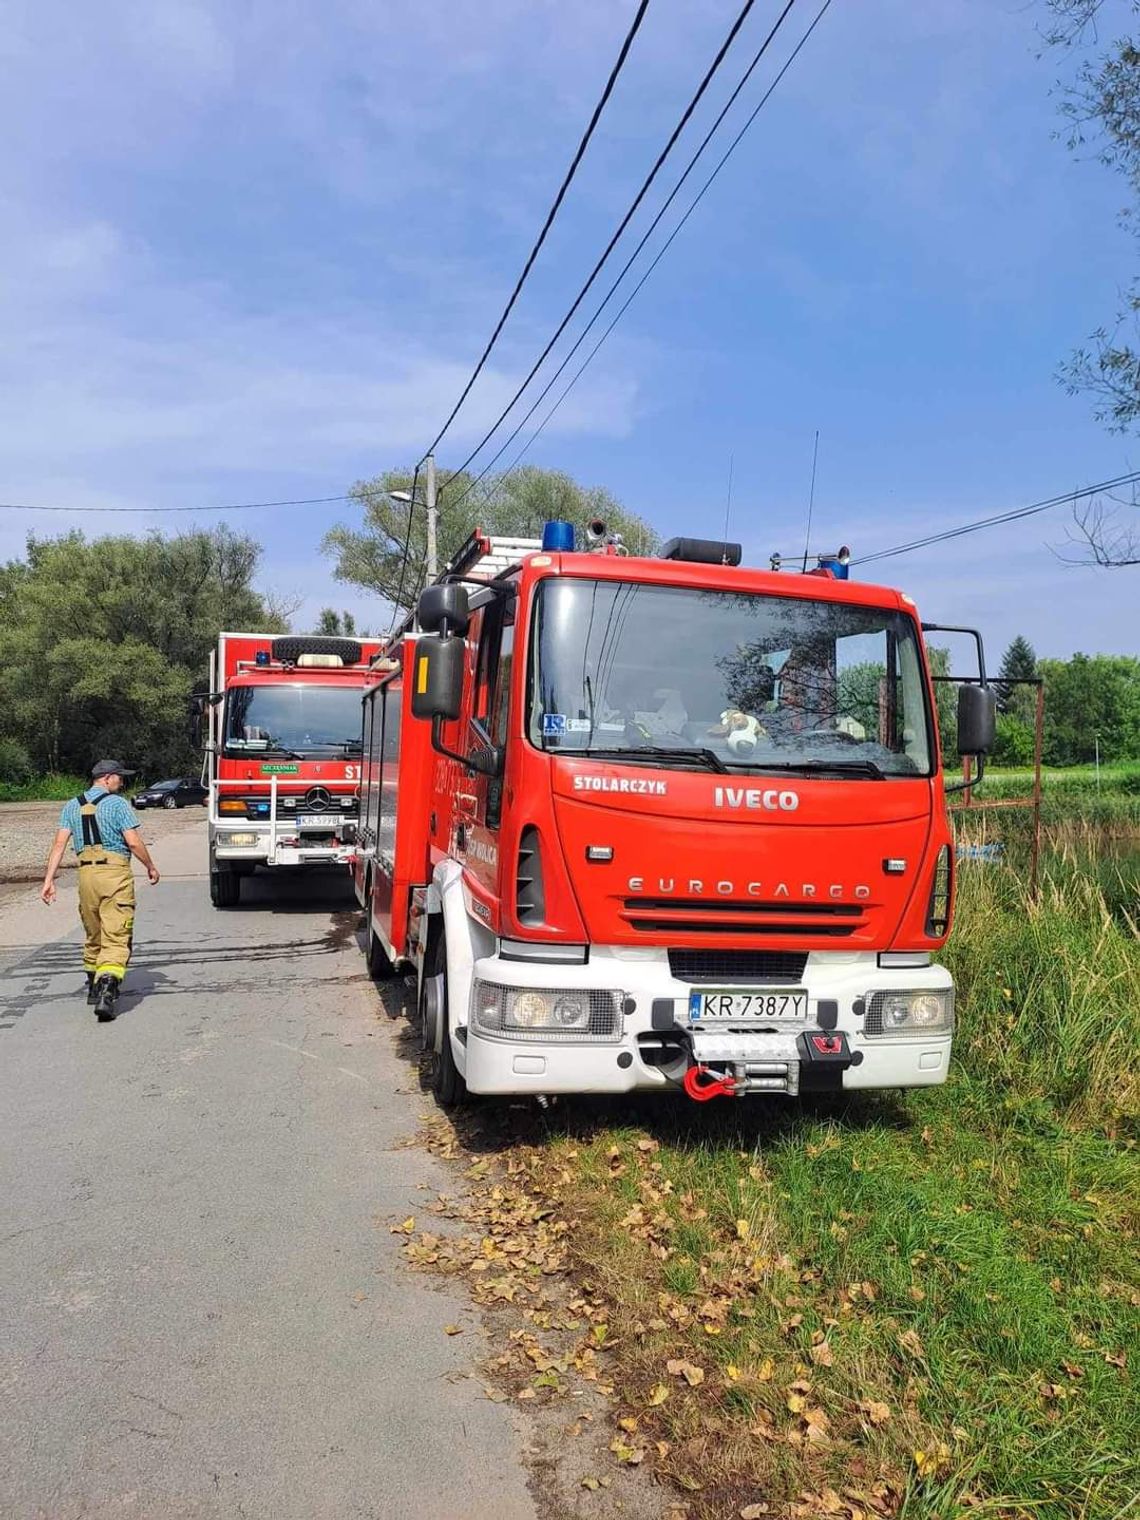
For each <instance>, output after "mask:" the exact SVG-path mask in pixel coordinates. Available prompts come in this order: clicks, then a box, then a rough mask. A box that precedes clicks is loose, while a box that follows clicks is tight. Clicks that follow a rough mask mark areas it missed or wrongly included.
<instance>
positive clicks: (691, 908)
mask: <svg viewBox="0 0 1140 1520" xmlns="http://www.w3.org/2000/svg"><path fill="white" fill-rule="evenodd" d="M592 537H593V538H594V540H595V541H596V545H597V547H598V548H599V549H600V550H601V551H602V552H595V553H587V552H574V550H573V542H574V538H573V529H572V528H571V527H570V526H569V525H567V524H548V525H547V529H546V531H545V532H544V536H543V540H542V541H541V542H540V543H537V542H535V543H525V542H518V541H515V542H513V543H505V542H502V541H497V540H491V539H487V538H484V537H482V536H481V535H478V534H477V535H475V536H474V537H473V538H472V540H470V541H469V543H468V545H467V546H466V547H465V548H464V550H463V551H461V553H460V554H459V555H458V556H457V557H456V559H455V560H454V561H453V563H452V564H451V565H450V566H449V567H448V570H447V571H446V572H445V574H444V575H443V577H442V578H441V581H440V582H439V583H438V584H436V585H434V586H430V587H428V588H427V589H426V590H425V591H424V593H423V595H422V597H421V599H420V603H419V607H418V615H417V619H416V621H417V623H418V631H411V630H410V629H409V630H407V631H405V632H404V633H403V635H402V636H401V638H400V639H399V640H398V641H397V642H396V643H395V644H393V645H392V646H390V647H389V648H388V649H387V650H386V656H387V659H386V662H385V663H386V664H387V665H388V667H389V668H388V670H387V671H386V673H385V674H383V675H382V676H381V678H380V680H379V681H378V683H377V685H376V686H375V687H374V688H372V689H371V690H370V691H369V693H368V694H367V696H366V698H365V702H364V712H365V723H364V733H363V748H364V755H363V766H364V776H363V785H362V814H361V820H360V834H359V841H358V857H357V860H356V863H355V873H356V886H357V892H358V895H359V897H360V900H361V903H362V905H363V906H364V908H365V912H366V924H367V944H368V958H369V963H370V967H371V969H372V971H373V973H374V974H376V975H383V974H385V973H390V972H391V971H392V970H393V969H401V970H403V971H405V972H408V971H412V972H414V973H415V980H416V986H417V989H418V998H417V1003H418V1011H419V1015H420V1018H421V1020H422V1031H423V1039H424V1043H425V1047H426V1049H427V1050H428V1051H429V1052H430V1055H431V1065H432V1073H433V1085H434V1087H435V1090H436V1092H437V1094H438V1096H439V1097H440V1099H441V1100H442V1101H444V1102H454V1101H456V1100H458V1099H460V1098H462V1097H463V1095H464V1093H465V1092H466V1091H467V1090H470V1091H471V1092H473V1093H499V1094H507V1093H512V1094H519V1093H530V1094H535V1095H547V1094H555V1093H620V1092H629V1091H632V1090H635V1089H640V1090H658V1091H667V1090H670V1089H680V1090H683V1091H685V1092H687V1093H688V1094H689V1096H690V1097H693V1098H704V1097H709V1096H714V1095H718V1094H726V1095H727V1094H743V1093H754V1092H771V1093H785V1094H796V1093H798V1092H801V1091H805V1090H809V1089H816V1090H819V1089H824V1090H826V1089H835V1090H838V1089H841V1088H843V1089H847V1088H886V1087H896V1088H901V1087H915V1086H924V1085H931V1084H935V1083H939V1082H943V1081H944V1080H945V1079H946V1075H947V1065H948V1062H949V1059H950V1046H951V1038H952V1032H953V1027H954V987H953V984H952V980H951V977H950V973H949V972H948V971H947V970H946V968H945V967H944V966H941V965H938V964H936V963H935V962H934V959H933V952H935V951H936V950H938V949H939V947H940V946H942V945H943V944H944V942H945V940H946V937H947V934H948V933H949V930H950V921H951V913H952V908H953V894H954V853H953V846H952V842H951V834H950V828H949V823H948V819H947V815H946V808H945V802H944V793H945V791H946V790H947V786H946V785H945V784H944V778H943V771H942V762H941V756H940V751H939V740H938V724H937V721H936V711H935V706H934V700H933V687H932V684H931V676H930V672H929V669H928V666H927V661H926V656H925V648H924V640H923V625H921V624H920V622H919V619H918V614H917V612H916V610H915V607H914V604H913V602H912V601H911V600H910V598H909V597H907V596H905V595H904V594H903V593H901V592H899V591H895V590H890V589H887V588H886V587H882V586H871V585H862V584H857V583H856V582H854V581H852V580H851V579H850V578H849V576H848V560H849V557H848V556H847V554H846V552H845V551H840V553H839V554H838V555H837V556H834V557H827V558H825V559H821V562H820V564H819V565H817V566H816V567H815V568H814V569H813V570H811V571H808V572H807V573H788V572H787V571H786V570H776V569H772V570H760V569H745V568H741V567H740V564H739V560H740V550H739V546H737V545H731V544H723V543H719V542H707V541H704V540H696V539H676V540H673V541H671V542H670V543H669V544H667V545H666V546H665V548H664V549H663V550H662V551H661V554H660V556H659V557H657V558H640V557H633V556H629V555H626V554H624V552H622V551H621V547H620V545H618V544H616V543H614V542H612V541H608V535H606V534H605V533H604V531H603V530H602V529H601V527H600V525H595V526H594V531H593V534H592ZM958 631H961V632H970V630H958ZM973 636H974V638H975V639H977V652H978V664H979V668H978V674H977V676H975V677H973V678H972V683H971V684H966V685H963V686H962V687H961V688H960V691H959V708H958V725H959V734H958V738H959V747H960V749H961V751H962V753H963V754H968V755H971V756H973V757H976V758H975V775H977V774H978V773H979V772H980V769H981V767H982V765H983V763H984V762H983V759H982V757H983V755H984V754H985V752H986V751H987V750H988V748H989V746H990V744H991V742H992V736H993V725H994V705H993V696H992V693H991V692H990V691H989V689H988V688H987V685H986V676H985V666H984V658H983V654H982V646H981V640H980V638H977V635H976V634H975V635H973Z"/></svg>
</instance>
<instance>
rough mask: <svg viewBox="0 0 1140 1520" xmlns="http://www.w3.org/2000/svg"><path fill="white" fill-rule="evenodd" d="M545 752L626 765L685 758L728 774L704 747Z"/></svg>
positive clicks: (715, 754) (583, 749) (647, 746)
mask: <svg viewBox="0 0 1140 1520" xmlns="http://www.w3.org/2000/svg"><path fill="white" fill-rule="evenodd" d="M547 754H548V755H574V756H576V757H578V758H581V759H594V760H620V761H622V762H623V763H625V764H628V765H637V764H639V763H641V762H643V761H646V760H654V761H659V762H663V763H666V764H668V763H669V762H671V761H672V762H680V763H684V762H685V761H686V760H688V761H693V760H697V761H699V762H700V763H701V764H702V765H703V766H704V767H705V769H706V770H710V771H719V772H720V773H721V774H722V775H727V774H728V766H727V765H725V763H724V761H723V760H722V759H721V758H720V756H719V755H718V754H717V753H716V752H715V750H711V749H704V748H694V749H684V748H678V749H673V748H672V747H671V746H670V745H666V744H642V745H639V746H638V747H637V748H636V749H592V748H578V749H567V748H565V747H564V746H562V745H559V747H558V748H557V749H551V750H547Z"/></svg>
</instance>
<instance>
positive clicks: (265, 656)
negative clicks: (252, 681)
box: [254, 649, 269, 665]
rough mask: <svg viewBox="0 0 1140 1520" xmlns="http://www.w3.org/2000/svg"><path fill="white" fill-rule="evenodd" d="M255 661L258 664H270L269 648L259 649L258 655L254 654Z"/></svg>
mask: <svg viewBox="0 0 1140 1520" xmlns="http://www.w3.org/2000/svg"><path fill="white" fill-rule="evenodd" d="M254 663H255V664H257V665H268V664H269V650H268V649H259V650H258V651H257V653H256V655H254Z"/></svg>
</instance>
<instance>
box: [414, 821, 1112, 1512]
mask: <svg viewBox="0 0 1140 1520" xmlns="http://www.w3.org/2000/svg"><path fill="white" fill-rule="evenodd" d="M1023 881H1024V871H1023V862H1022V860H1021V859H1020V858H1019V856H1018V854H1017V852H1016V851H1012V852H1011V853H1010V855H1009V856H1007V858H1006V859H1005V860H1004V861H1003V862H1002V863H1001V864H1000V865H997V866H994V865H981V864H976V865H975V864H971V863H967V864H966V865H964V866H963V868H962V875H961V883H960V897H959V917H958V923H957V928H956V933H955V938H954V940H953V942H952V943H953V948H952V950H951V951H950V953H949V954H948V956H947V960H948V962H949V964H950V965H951V966H952V969H953V971H954V974H955V977H956V978H957V981H958V986H959V989H960V1003H959V1032H958V1038H957V1045H956V1059H955V1062H954V1069H953V1075H952V1079H951V1082H950V1083H949V1085H948V1086H947V1087H946V1088H942V1089H932V1090H930V1091H927V1092H912V1093H910V1094H907V1095H900V1096H894V1095H876V1096H872V1097H868V1098H865V1099H860V1100H856V1101H852V1102H847V1103H844V1104H842V1105H838V1106H836V1107H834V1108H825V1107H822V1106H820V1105H818V1104H816V1105H810V1106H809V1105H803V1106H801V1105H797V1104H791V1105H787V1106H784V1105H781V1104H778V1103H764V1102H741V1103H736V1102H731V1101H721V1102H718V1103H713V1104H709V1105H707V1106H704V1107H697V1106H696V1105H693V1104H689V1103H685V1102H682V1101H677V1102H669V1101H668V1100H660V1101H657V1102H644V1103H637V1104H621V1105H604V1104H598V1103H591V1104H580V1103H575V1104H566V1105H563V1106H560V1107H558V1108H556V1109H555V1110H553V1111H552V1112H551V1113H550V1114H548V1115H547V1116H545V1118H543V1119H539V1120H536V1119H535V1118H534V1117H532V1116H528V1114H527V1112H526V1111H525V1110H511V1111H508V1112H506V1113H504V1112H503V1111H502V1110H500V1109H496V1108H494V1107H492V1106H490V1105H488V1107H487V1109H486V1110H484V1111H482V1112H481V1113H480V1112H479V1111H476V1114H475V1117H474V1118H473V1119H470V1120H467V1121H465V1126H467V1127H465V1129H464V1135H465V1138H466V1140H467V1142H468V1144H469V1145H472V1146H474V1147H475V1148H476V1149H479V1150H481V1151H484V1152H487V1151H490V1152H491V1153H492V1154H491V1155H490V1156H488V1155H484V1156H483V1157H482V1159H480V1160H479V1161H477V1162H476V1163H475V1166H474V1167H473V1168H472V1171H471V1173H470V1174H469V1176H470V1178H471V1186H472V1190H473V1191H472V1198H471V1201H470V1203H469V1205H468V1208H469V1213H468V1216H467V1217H468V1218H469V1220H470V1221H471V1222H472V1223H473V1224H474V1226H475V1231H474V1233H473V1234H472V1235H471V1236H470V1237H469V1241H470V1247H469V1252H468V1255H467V1256H465V1255H464V1251H463V1248H462V1246H457V1247H454V1248H448V1249H447V1250H445V1251H444V1252H443V1258H444V1264H445V1267H446V1266H448V1265H450V1267H451V1268H452V1269H458V1270H464V1271H469V1272H470V1273H471V1278H470V1280H471V1282H472V1283H473V1284H475V1285H476V1296H477V1297H482V1298H483V1301H484V1302H486V1301H488V1300H487V1298H486V1292H487V1287H488V1284H489V1283H490V1284H493V1283H495V1282H496V1281H499V1280H501V1278H500V1274H501V1273H502V1270H503V1265H506V1266H507V1267H509V1266H510V1264H511V1263H512V1262H516V1263H519V1262H521V1263H523V1266H522V1270H521V1272H519V1273H517V1279H518V1280H519V1281H521V1282H522V1283H524V1284H526V1285H527V1286H526V1287H525V1288H524V1290H523V1294H524V1297H525V1294H526V1293H527V1292H532V1293H534V1294H536V1295H537V1297H535V1298H534V1299H533V1300H532V1303H533V1305H534V1307H532V1308H531V1309H529V1310H528V1311H527V1315H528V1317H529V1318H530V1319H531V1320H532V1322H533V1324H534V1325H536V1326H538V1327H539V1328H542V1327H544V1326H545V1327H549V1326H552V1325H553V1326H554V1327H556V1328H557V1327H562V1328H563V1329H565V1327H566V1326H567V1325H570V1326H571V1327H573V1326H578V1325H580V1326H581V1329H582V1332H583V1333H582V1337H581V1339H580V1340H578V1341H576V1342H574V1343H573V1344H571V1345H570V1347H569V1349H567V1348H565V1347H563V1349H562V1351H561V1352H559V1351H558V1348H557V1347H555V1348H553V1349H550V1350H548V1351H546V1352H544V1351H542V1350H541V1348H539V1349H536V1346H535V1344H534V1342H535V1336H534V1334H532V1332H531V1331H527V1332H525V1334H523V1335H522V1336H521V1339H520V1336H519V1335H516V1337H515V1341H514V1346H515V1350H514V1352H512V1353H511V1355H513V1356H514V1357H515V1361H516V1363H517V1364H518V1365H519V1366H521V1367H522V1368H523V1369H525V1370H524V1371H521V1372H518V1373H517V1376H516V1378H515V1381H514V1382H513V1383H511V1385H510V1386H511V1389H512V1392H513V1393H514V1395H515V1396H516V1397H520V1398H530V1399H534V1398H538V1399H541V1400H547V1399H555V1398H557V1397H558V1396H559V1390H561V1391H562V1393H563V1394H565V1393H566V1392H567V1391H568V1390H569V1389H570V1388H571V1384H572V1382H573V1379H574V1378H575V1376H577V1375H580V1373H581V1369H582V1368H583V1367H585V1368H586V1373H587V1375H588V1376H590V1377H592V1378H597V1377H599V1376H600V1377H601V1378H602V1380H603V1382H604V1384H605V1385H606V1386H612V1389H613V1394H612V1398H613V1408H614V1416H613V1418H614V1428H613V1440H612V1443H611V1444H610V1447H609V1452H610V1454H611V1457H612V1461H613V1462H615V1463H618V1464H635V1465H639V1464H645V1465H650V1466H653V1467H655V1468H656V1469H657V1470H658V1472H659V1474H660V1475H661V1476H662V1477H663V1478H667V1479H668V1480H669V1481H671V1482H672V1483H673V1484H675V1485H676V1488H677V1491H678V1495H679V1505H680V1507H679V1508H678V1510H677V1511H676V1513H677V1514H678V1515H681V1514H687V1515H690V1516H693V1517H697V1516H738V1515H748V1516H750V1517H752V1516H756V1517H758V1516H761V1515H771V1516H775V1517H779V1516H795V1517H801V1520H814V1517H816V1516H819V1515H837V1516H846V1517H847V1520H866V1517H869V1516H872V1515H876V1514H878V1515H901V1516H908V1517H918V1516H922V1517H935V1516H937V1517H951V1516H960V1515H961V1516H964V1515H1001V1516H1009V1517H1014V1516H1016V1517H1030V1516H1032V1517H1034V1520H1072V1517H1075V1516H1082V1517H1087V1520H1097V1517H1103V1520H1109V1517H1116V1516H1122V1515H1123V1514H1124V1513H1125V1512H1126V1510H1128V1508H1129V1506H1130V1505H1132V1504H1134V1503H1135V1500H1136V1495H1137V1492H1138V1491H1140V1458H1138V1456H1137V1452H1138V1450H1140V1398H1138V1397H1137V1389H1136V1383H1135V1378H1136V1369H1137V1358H1138V1357H1140V1236H1138V1230H1137V1227H1138V1222H1140V1167H1138V1163H1137V1150H1136V1146H1137V1141H1138V1139H1140V1078H1138V1074H1137V1069H1136V1052H1137V1050H1138V1049H1140V939H1138V936H1137V921H1136V917H1135V912H1134V910H1135V903H1136V898H1135V893H1133V895H1132V898H1131V900H1130V901H1129V899H1128V898H1127V897H1126V896H1124V897H1121V899H1120V900H1119V901H1118V902H1116V903H1115V904H1112V905H1110V903H1109V902H1108V901H1107V900H1106V897H1105V894H1104V891H1103V890H1102V886H1101V882H1100V880H1099V878H1098V876H1097V875H1096V874H1095V873H1094V872H1092V871H1090V870H1089V869H1088V868H1087V864H1085V863H1083V862H1082V860H1081V858H1080V857H1079V856H1078V855H1077V854H1075V853H1074V852H1073V851H1072V850H1070V849H1067V848H1066V849H1060V850H1056V851H1053V850H1051V851H1050V853H1049V855H1048V858H1047V860H1046V864H1045V870H1044V879H1043V887H1042V891H1041V894H1040V897H1039V900H1038V901H1036V902H1032V901H1030V899H1029V898H1028V896H1027V894H1026V891H1025V887H1024V885H1023ZM1130 908H1131V909H1132V911H1129V910H1130ZM422 1240H427V1241H429V1243H430V1242H434V1241H435V1237H434V1236H423V1237H416V1238H413V1239H412V1240H411V1241H410V1242H409V1248H408V1249H409V1255H410V1256H411V1258H412V1259H413V1260H419V1261H421V1262H422V1261H423V1260H424V1247H423V1245H422ZM536 1243H537V1244H536ZM552 1250H556V1252H557V1254H558V1256H559V1258H560V1259H562V1260H564V1265H565V1267H566V1269H567V1270H568V1271H569V1273H570V1276H571V1279H572V1281H573V1284H574V1287H573V1288H572V1289H571V1290H570V1293H571V1297H570V1304H571V1309H570V1311H567V1310H566V1309H565V1308H563V1309H561V1310H552V1309H551V1308H550V1307H545V1308H544V1307H543V1304H544V1301H545V1298H546V1296H547V1295H546V1294H545V1293H543V1292H542V1285H543V1284H544V1283H545V1281H546V1277H545V1274H547V1273H549V1271H550V1270H551V1267H550V1260H549V1253H550V1252H551V1251H552ZM528 1253H529V1254H528ZM433 1254H434V1255H435V1256H436V1258H437V1260H438V1258H439V1248H438V1245H436V1246H435V1247H434V1248H432V1247H430V1246H429V1249H428V1250H427V1252H426V1255H427V1256H428V1257H431V1256H432V1255H433ZM528 1262H530V1263H532V1264H531V1265H527V1263H528ZM575 1293H576V1294H577V1295H578V1296H577V1297H576V1298H575V1297H574V1296H573V1295H574V1294H575ZM492 1296H493V1295H492ZM568 1312H569V1313H570V1315H571V1317H570V1318H569V1319H567V1313H568ZM528 1337H529V1339H528ZM528 1358H529V1360H528ZM509 1361H510V1357H509V1356H508V1357H505V1358H503V1359H500V1366H501V1367H505V1366H506V1363H507V1362H509ZM595 1364H596V1365H595ZM536 1369H538V1370H536ZM598 1369H600V1371H599V1370H598ZM503 1375H505V1374H503ZM599 1481H600V1480H599Z"/></svg>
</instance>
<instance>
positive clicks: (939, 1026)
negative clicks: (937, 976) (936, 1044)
mask: <svg viewBox="0 0 1140 1520" xmlns="http://www.w3.org/2000/svg"><path fill="white" fill-rule="evenodd" d="M953 1028H954V989H953V987H938V988H935V989H933V990H931V989H930V988H922V989H921V990H915V991H913V992H909V991H902V992H873V993H872V994H871V996H870V997H869V998H868V1000H867V1013H866V1016H865V1018H864V1020H863V1033H864V1034H867V1035H883V1036H886V1037H888V1038H889V1037H890V1036H892V1035H896V1036H897V1035H919V1036H921V1035H927V1034H950V1033H951V1032H952V1030H953Z"/></svg>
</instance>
